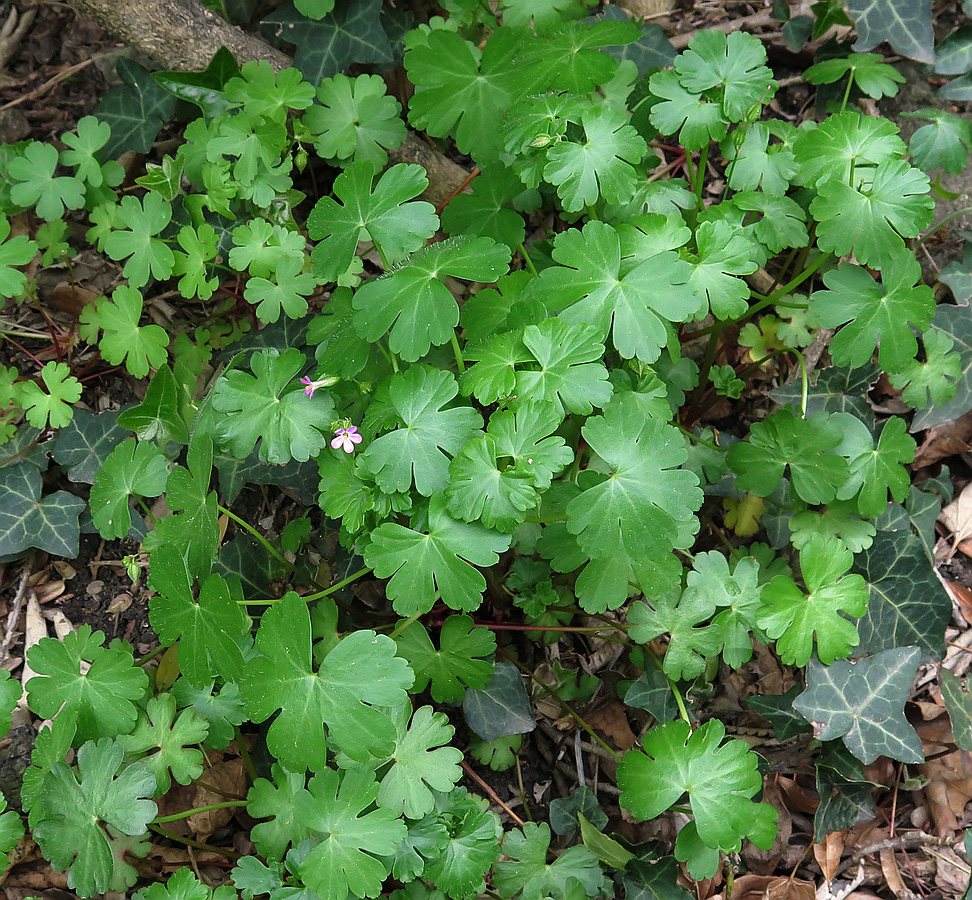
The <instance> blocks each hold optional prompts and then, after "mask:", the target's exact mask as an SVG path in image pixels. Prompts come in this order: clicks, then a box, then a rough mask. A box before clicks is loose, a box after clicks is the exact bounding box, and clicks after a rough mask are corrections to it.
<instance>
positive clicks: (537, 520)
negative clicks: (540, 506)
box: [523, 513, 567, 525]
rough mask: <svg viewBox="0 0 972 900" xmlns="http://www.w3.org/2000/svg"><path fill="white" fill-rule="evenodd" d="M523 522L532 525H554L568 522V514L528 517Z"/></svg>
mask: <svg viewBox="0 0 972 900" xmlns="http://www.w3.org/2000/svg"><path fill="white" fill-rule="evenodd" d="M523 521H524V522H528V523H529V524H531V525H553V524H554V523H555V522H566V521H567V514H566V513H561V514H560V515H557V516H527V517H526V518H525V519H524V520H523Z"/></svg>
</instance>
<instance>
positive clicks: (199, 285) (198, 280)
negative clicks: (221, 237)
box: [166, 157, 219, 300]
mask: <svg viewBox="0 0 972 900" xmlns="http://www.w3.org/2000/svg"><path fill="white" fill-rule="evenodd" d="M166 158H167V159H168V157H166ZM176 240H177V241H178V242H179V246H180V247H181V248H182V250H181V251H176V252H175V254H174V255H175V263H174V264H173V266H172V273H173V274H174V275H181V276H182V278H180V279H179V291H180V293H181V294H182V296H183V297H199V299H200V300H208V299H209V298H210V297H212V296H213V294H214V293H215V291H216V288H218V287H219V277H218V276H216V275H213V277H212V278H208V277H207V270H208V268H209V266H210V263H211V262H213V261H215V258H216V251H217V244H218V242H217V237H216V229H214V228H213V226H212V225H209V224H208V223H205V222H204V223H203V224H201V225H200V226H199V227H198V228H190V227H189V226H188V225H183V226H182V228H180V229H179V234H178V235H177V236H176Z"/></svg>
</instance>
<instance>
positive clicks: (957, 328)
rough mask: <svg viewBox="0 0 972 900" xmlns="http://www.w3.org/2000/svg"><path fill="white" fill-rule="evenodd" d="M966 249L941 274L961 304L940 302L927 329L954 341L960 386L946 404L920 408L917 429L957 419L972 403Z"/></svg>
mask: <svg viewBox="0 0 972 900" xmlns="http://www.w3.org/2000/svg"><path fill="white" fill-rule="evenodd" d="M965 253H966V255H965V259H966V260H967V262H965V263H962V264H959V263H949V265H947V266H946V267H945V268H944V269H942V273H941V276H940V278H941V280H942V281H943V282H945V283H946V284H948V285H949V287H951V288H952V291H953V293H955V294H956V299H957V300H958V301H959V304H960V305H958V306H952V305H951V304H950V303H941V304H939V305H938V306H937V307H936V308H935V318H934V319H933V320H932V325H931V329H930V330H929V331H927V332H926V335H927V336H931V335H932V334H935V333H937V332H941V333H942V334H944V335H947V336H948V337H950V338H951V339H952V341H953V342H954V345H955V349H956V351H958V354H959V359H960V361H961V363H960V365H961V371H960V373H959V378H958V389H957V390H956V392H955V396H954V397H952V399H951V400H949V401H948V402H947V403H945V404H944V405H942V406H938V407H934V408H927V409H923V410H920V411H919V412H918V413H917V414H916V415H915V418H914V421H913V422H912V428H913V429H914V430H915V431H918V430H919V429H923V428H930V427H931V426H933V425H941V424H942V423H943V422H949V421H951V420H952V419H957V418H959V417H960V416H962V415H963V414H964V413H965V412H966V411H967V410H968V409H969V408H970V407H972V377H970V373H972V306H970V305H969V303H968V297H972V278H969V276H968V274H966V273H967V272H972V246H970V247H968V248H967V249H966V251H965ZM965 280H967V281H968V282H969V286H968V291H967V292H966V291H965V290H963V289H962V287H961V285H962V284H963V283H964V281H965ZM960 293H961V294H965V293H967V295H968V296H967V297H965V298H962V297H959V294H960ZM909 365H910V364H909ZM905 368H907V367H905Z"/></svg>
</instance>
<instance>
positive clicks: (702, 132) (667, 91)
mask: <svg viewBox="0 0 972 900" xmlns="http://www.w3.org/2000/svg"><path fill="white" fill-rule="evenodd" d="M650 84H651V92H652V94H654V96H655V97H658V98H659V99H660V100H661V102H660V103H656V104H655V105H654V106H652V108H651V111H650V112H649V114H648V115H649V118H650V119H651V124H652V125H654V126H655V128H657V129H658V130H659V131H660V132H661V133H662V134H675V133H676V132H678V140H679V142H680V143H681V144H682V146H683V147H685V149H686V150H701V149H702V148H703V147H708V146H709V144H710V143H711V142H712V141H716V142H718V141H721V140H722V139H723V138H725V136H726V134H727V133H728V131H729V123H728V122H727V121H726V120H725V119H724V118H723V112H722V105H721V104H720V103H715V102H712V101H711V100H708V99H706V98H705V97H700V96H699V95H698V94H693V93H691V92H689V91H687V90H686V89H685V88H684V87H683V86H682V84H681V82H680V81H679V78H678V76H677V75H676V74H675V73H674V72H668V71H664V70H663V71H661V72H656V73H655V74H654V75H652V76H651V82H650Z"/></svg>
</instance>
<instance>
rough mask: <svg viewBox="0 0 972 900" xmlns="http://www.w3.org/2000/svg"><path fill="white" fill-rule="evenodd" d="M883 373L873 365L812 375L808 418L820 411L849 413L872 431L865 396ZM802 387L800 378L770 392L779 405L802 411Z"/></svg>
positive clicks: (870, 412)
mask: <svg viewBox="0 0 972 900" xmlns="http://www.w3.org/2000/svg"><path fill="white" fill-rule="evenodd" d="M880 374H881V370H880V369H879V368H878V367H877V366H876V365H873V364H872V363H867V364H866V365H863V366H860V367H854V368H850V367H848V366H831V367H830V368H827V369H823V370H819V369H818V370H817V371H816V372H815V373H814V374H813V375H811V380H810V384H809V386H808V390H807V415H809V416H814V415H816V414H817V413H819V412H827V413H839V412H847V413H851V414H852V415H854V416H856V417H857V418H858V419H860V420H861V421H862V422H863V423H864V424H865V425H867V426H868V427H869V428H870V427H872V426H873V424H874V411H873V410H872V409H871V405H870V403H869V402H868V401H867V398H866V395H867V393H868V391H870V389H871V386H872V385H873V384H874V382H875V381H877V379H878V376H879V375H880ZM802 394H803V386H802V384H801V383H800V379H797V380H796V381H792V382H789V383H787V384H785V385H783V387H779V388H776V389H775V390H773V391H770V396H771V397H772V398H773V399H774V400H775V401H776V402H777V403H779V404H781V405H783V406H789V407H790V408H791V409H793V410H794V411H798V410H799V409H800V406H799V404H800V403H801V402H802Z"/></svg>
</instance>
